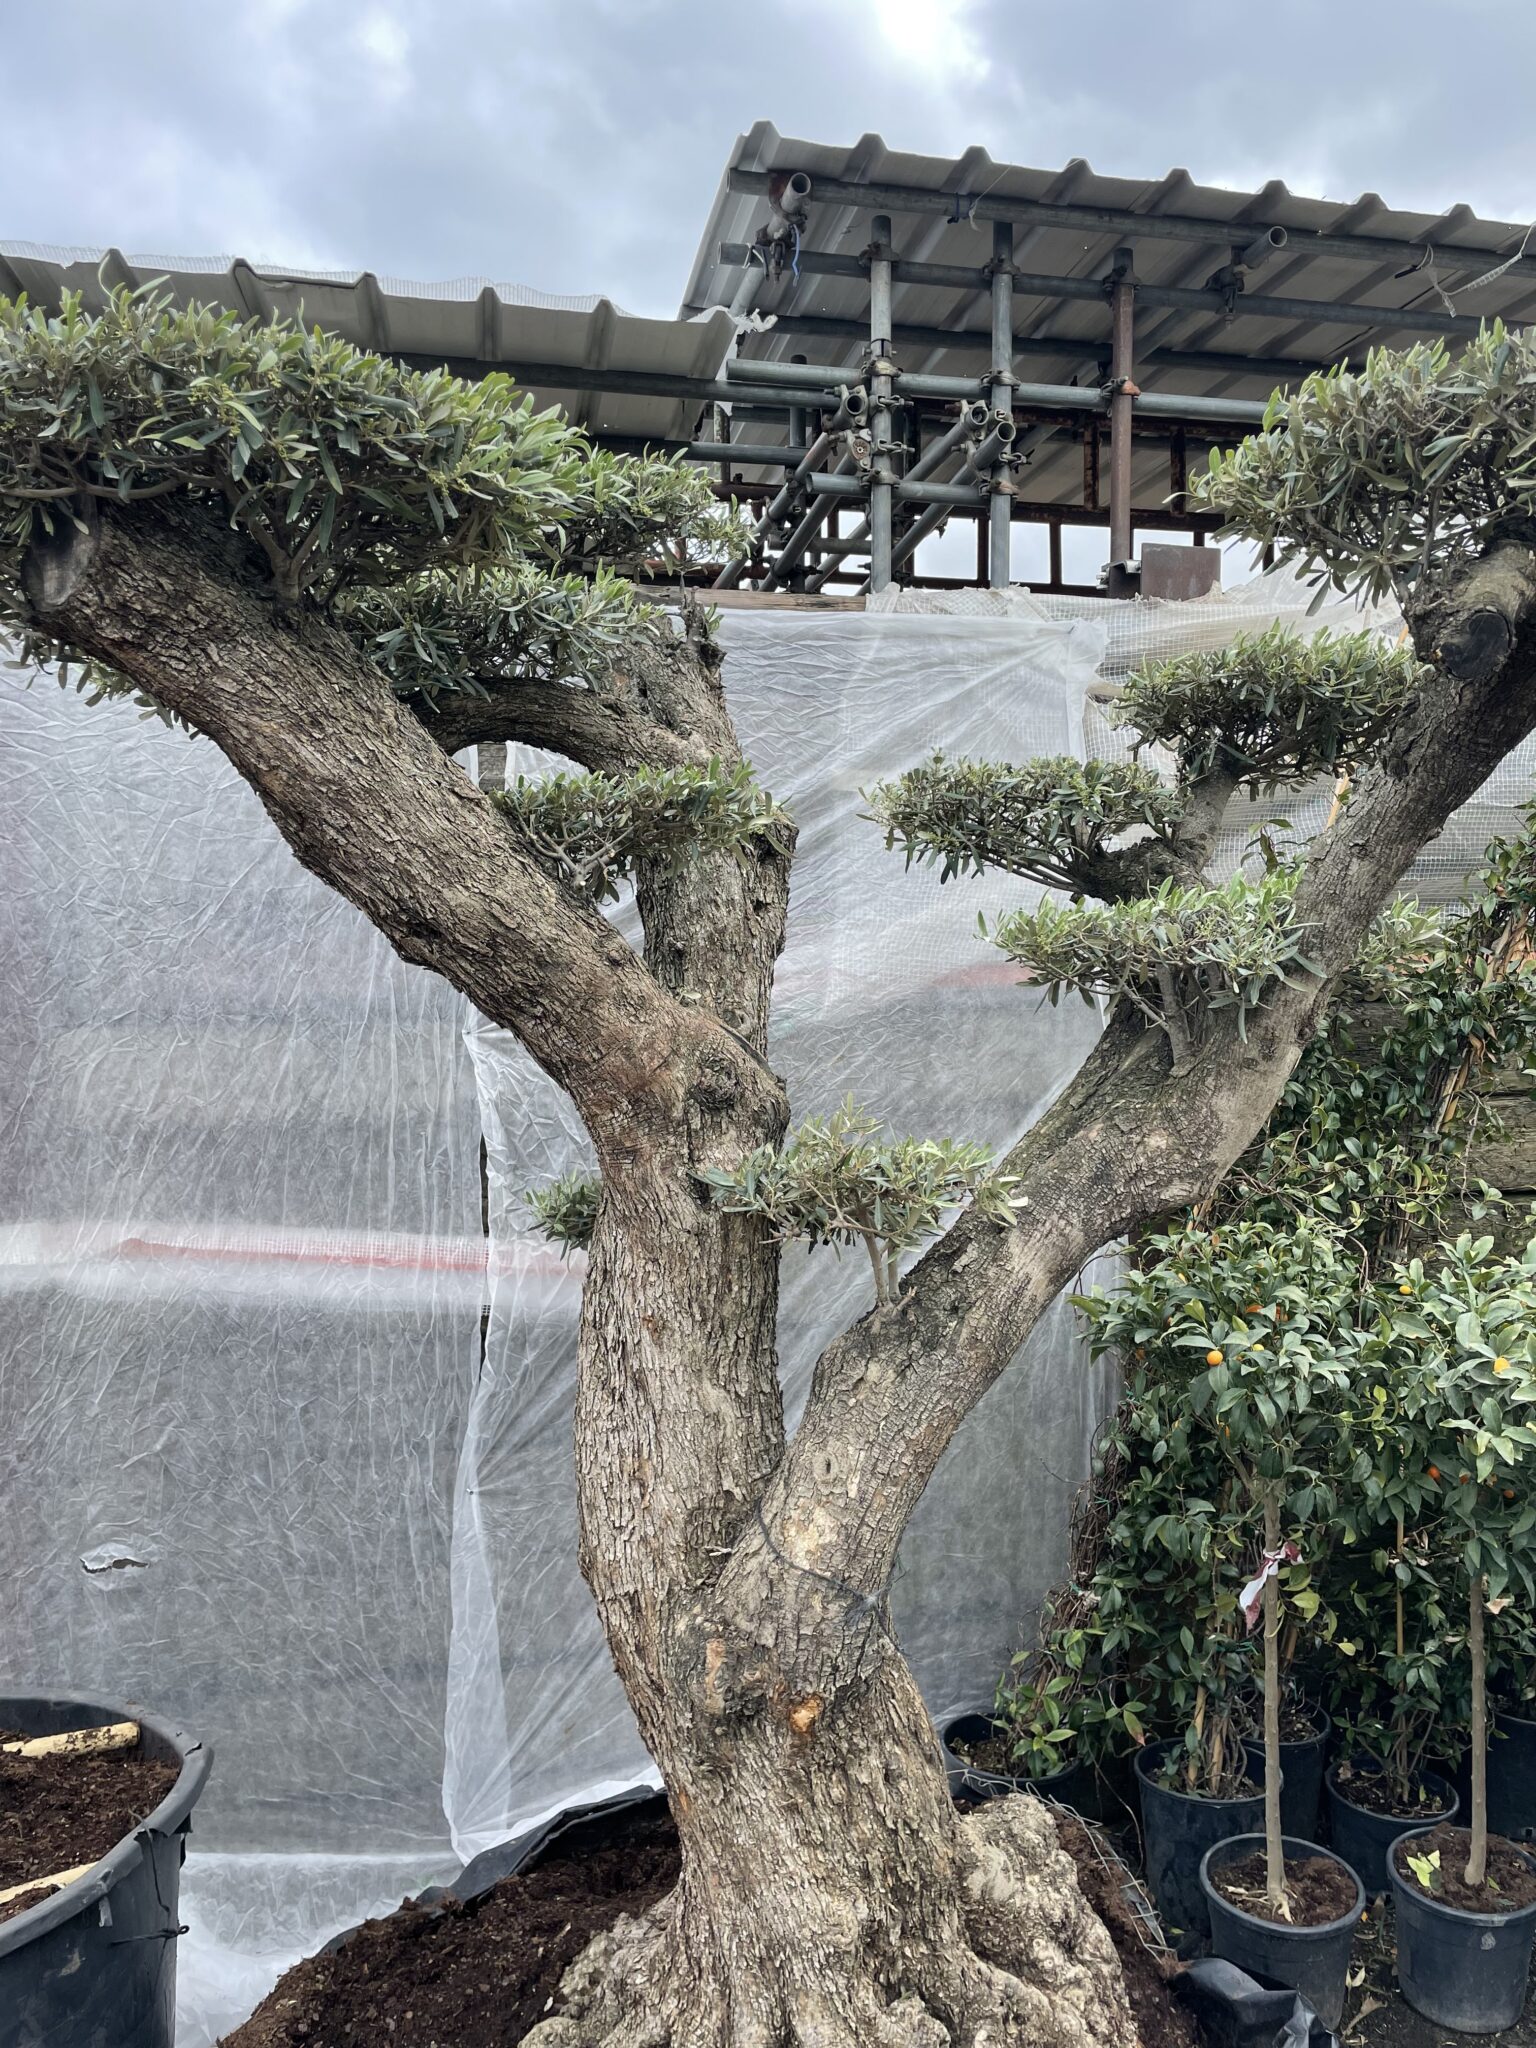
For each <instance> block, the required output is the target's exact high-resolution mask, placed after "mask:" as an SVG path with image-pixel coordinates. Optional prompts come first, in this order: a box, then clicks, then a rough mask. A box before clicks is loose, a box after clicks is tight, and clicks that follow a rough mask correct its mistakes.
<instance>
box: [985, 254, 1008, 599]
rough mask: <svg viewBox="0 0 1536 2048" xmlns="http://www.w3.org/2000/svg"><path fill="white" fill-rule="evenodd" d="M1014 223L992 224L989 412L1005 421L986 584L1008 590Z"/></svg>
mask: <svg viewBox="0 0 1536 2048" xmlns="http://www.w3.org/2000/svg"><path fill="white" fill-rule="evenodd" d="M1013 383H1014V378H1013V226H1012V223H1011V222H1009V221H1005V220H1000V221H994V222H993V224H992V413H993V418H994V420H995V421H996V422H997V423H998V425H999V426H1000V425H1001V424H1002V423H1003V422H1004V421H1006V422H1007V425H1008V430H1009V431H1008V434H1007V437H1006V439H1005V438H1004V437H1003V436H1002V435H1001V434H998V435H997V436H996V438H997V440H998V442H999V446H998V450H997V460H996V462H994V464H993V465H992V492H991V496H990V498H989V499H988V502H987V520H988V525H987V533H988V541H987V582H988V584H989V585H990V586H991V588H992V589H993V590H1006V589H1007V588H1008V584H1009V582H1010V580H1011V578H1012V574H1013V521H1012V519H1011V518H1010V517H1009V503H1008V501H1009V498H1010V496H1011V491H1010V484H1011V476H1010V472H1009V468H1008V453H1009V447H1010V445H1011V443H1012V440H1013Z"/></svg>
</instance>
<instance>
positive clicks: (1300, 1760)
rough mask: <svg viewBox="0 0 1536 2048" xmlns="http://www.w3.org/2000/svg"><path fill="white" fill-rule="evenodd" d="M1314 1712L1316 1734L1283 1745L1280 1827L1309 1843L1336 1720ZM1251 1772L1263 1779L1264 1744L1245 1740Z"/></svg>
mask: <svg viewBox="0 0 1536 2048" xmlns="http://www.w3.org/2000/svg"><path fill="white" fill-rule="evenodd" d="M1312 1712H1313V1713H1314V1714H1315V1716H1316V1717H1317V1719H1318V1721H1320V1722H1321V1724H1322V1725H1321V1727H1319V1729H1318V1731H1317V1733H1316V1734H1315V1735H1309V1736H1308V1737H1307V1739H1306V1741H1305V1742H1282V1743H1281V1745H1280V1826H1281V1828H1282V1829H1283V1830H1284V1831H1285V1833H1286V1834H1288V1835H1296V1836H1298V1837H1299V1838H1300V1839H1301V1840H1302V1841H1303V1842H1310V1841H1311V1839H1312V1837H1313V1836H1314V1835H1315V1834H1316V1833H1317V1812H1318V1808H1319V1807H1320V1806H1321V1804H1322V1799H1323V1766H1324V1765H1325V1764H1326V1763H1327V1761H1328V1743H1329V1740H1330V1738H1331V1737H1332V1734H1333V1723H1332V1721H1330V1720H1329V1718H1328V1716H1327V1715H1326V1714H1325V1713H1324V1712H1323V1710H1322V1708H1321V1707H1314V1708H1313V1709H1312ZM1243 1748H1244V1750H1245V1751H1246V1752H1247V1755H1248V1775H1249V1776H1250V1777H1251V1778H1255V1779H1257V1781H1258V1782H1259V1783H1260V1784H1261V1785H1262V1784H1263V1782H1264V1745H1263V1743H1262V1742H1245V1743H1244V1744H1243Z"/></svg>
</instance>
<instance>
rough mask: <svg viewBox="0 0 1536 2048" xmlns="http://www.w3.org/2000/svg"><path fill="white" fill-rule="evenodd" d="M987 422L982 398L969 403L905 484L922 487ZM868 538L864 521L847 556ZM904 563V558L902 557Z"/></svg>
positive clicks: (819, 577) (817, 578) (816, 578)
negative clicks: (927, 477) (922, 482)
mask: <svg viewBox="0 0 1536 2048" xmlns="http://www.w3.org/2000/svg"><path fill="white" fill-rule="evenodd" d="M987 418H988V413H987V408H986V406H985V405H984V404H983V403H982V401H981V400H980V399H979V398H973V399H970V400H968V401H966V402H965V403H964V404H962V405H961V407H960V412H959V417H958V418H957V419H956V420H955V421H954V423H953V424H952V425H951V426H950V427H948V428H947V429H946V430H945V432H944V433H942V434H941V435H940V436H939V438H938V439H937V440H936V441H933V442H930V444H929V445H928V447H926V448H925V449H924V450H923V452H922V454H921V455H920V456H919V457H918V458H917V460H916V462H914V463H913V465H912V467H911V468H910V469H909V470H908V471H907V474H906V476H905V478H904V479H903V482H904V483H907V484H915V483H920V482H921V481H922V479H923V478H924V477H925V476H931V475H932V474H933V472H934V471H935V470H936V469H938V468H939V467H940V466H941V465H942V464H943V463H944V461H945V460H946V459H947V458H948V457H949V456H950V455H952V454H953V453H954V451H955V450H956V449H957V448H959V447H960V446H961V445H962V443H964V442H965V441H967V440H969V439H970V438H971V437H972V436H973V435H975V434H977V433H978V432H979V431H980V430H981V428H982V427H984V426H985V425H986V423H987ZM868 538H869V521H868V520H867V519H861V520H860V521H859V524H858V525H857V526H856V527H855V528H854V529H853V531H852V533H850V534H849V535H848V536H847V542H848V544H847V546H846V547H845V548H844V552H845V553H847V554H853V553H855V552H857V551H858V549H859V547H860V544H861V543H862V542H864V541H866V540H867V539H868ZM904 538H905V536H904ZM899 547H900V543H897V548H894V549H893V550H892V555H891V559H892V561H893V562H895V561H896V560H897V558H898V554H897V550H898V549H899ZM902 559H905V558H904V557H902ZM835 567H836V564H835V563H832V564H829V565H828V566H827V567H825V568H823V569H820V570H818V571H817V572H816V573H815V575H813V576H812V577H811V579H810V581H809V582H808V584H807V585H806V588H807V589H809V590H820V589H821V588H822V586H823V584H824V583H825V582H826V580H827V578H828V577H829V576H830V575H832V573H833V571H834V569H835Z"/></svg>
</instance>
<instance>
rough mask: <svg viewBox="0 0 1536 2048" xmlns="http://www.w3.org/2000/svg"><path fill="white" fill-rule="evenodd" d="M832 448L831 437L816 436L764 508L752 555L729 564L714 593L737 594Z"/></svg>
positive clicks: (754, 536)
mask: <svg viewBox="0 0 1536 2048" xmlns="http://www.w3.org/2000/svg"><path fill="white" fill-rule="evenodd" d="M831 445H832V436H831V435H830V434H828V433H820V434H818V435H817V436H816V438H815V440H814V441H813V442H812V443H811V445H810V447H809V448H807V449H806V451H805V453H804V454H803V455H802V456H801V458H800V460H799V462H798V463H797V464H796V465H795V471H794V474H793V475H792V476H789V477H786V478H785V480H784V482H783V483H782V484H781V485H780V486H779V489H778V491H777V492H776V493H775V495H774V496H773V497H772V498H771V499H770V500H769V502H768V504H767V505H766V506H765V507H764V508H763V513H762V517H761V518H760V519H759V520H758V522H757V524H756V525H755V526H754V527H753V529H752V548H751V552H750V553H748V554H745V555H739V556H738V557H737V558H736V560H735V561H733V562H727V563H726V565H725V567H724V568H723V569H722V570H721V571H720V574H719V575H718V576H717V577H716V578H715V580H714V582H713V583H712V584H711V585H710V588H711V589H712V590H734V589H735V588H736V586H737V585H738V584H739V583H740V581H741V579H742V576H743V574H744V573H745V571H746V567H747V564H748V563H749V562H750V561H751V560H752V558H753V556H754V555H755V554H756V553H757V552H758V550H759V549H760V548H761V547H762V544H763V542H764V541H765V540H766V539H767V537H768V535H769V534H770V533H771V532H772V530H773V527H774V523H775V521H777V520H779V519H782V518H783V517H784V515H785V513H786V512H787V511H788V510H789V507H790V505H791V503H792V502H793V499H794V497H795V494H796V491H797V489H798V488H800V487H801V486H802V485H803V483H804V480H805V478H806V477H807V476H809V474H810V473H811V471H812V470H813V469H815V467H816V465H817V463H818V462H820V460H821V459H822V457H823V456H824V455H825V454H826V452H827V450H828V449H829V448H830V447H831Z"/></svg>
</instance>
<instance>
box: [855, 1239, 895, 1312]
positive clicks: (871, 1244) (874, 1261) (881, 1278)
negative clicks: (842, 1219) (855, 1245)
mask: <svg viewBox="0 0 1536 2048" xmlns="http://www.w3.org/2000/svg"><path fill="white" fill-rule="evenodd" d="M859 1234H860V1236H861V1237H862V1238H863V1240H864V1249H865V1251H867V1252H868V1253H869V1263H870V1265H871V1266H873V1267H874V1270H875V1304H876V1306H877V1307H879V1308H884V1307H885V1304H886V1301H887V1300H888V1298H889V1297H888V1295H887V1293H886V1284H885V1264H884V1261H883V1260H882V1259H881V1257H880V1240H879V1238H878V1237H876V1235H875V1233H874V1232H873V1231H872V1230H864V1231H861V1232H860V1233H859Z"/></svg>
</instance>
